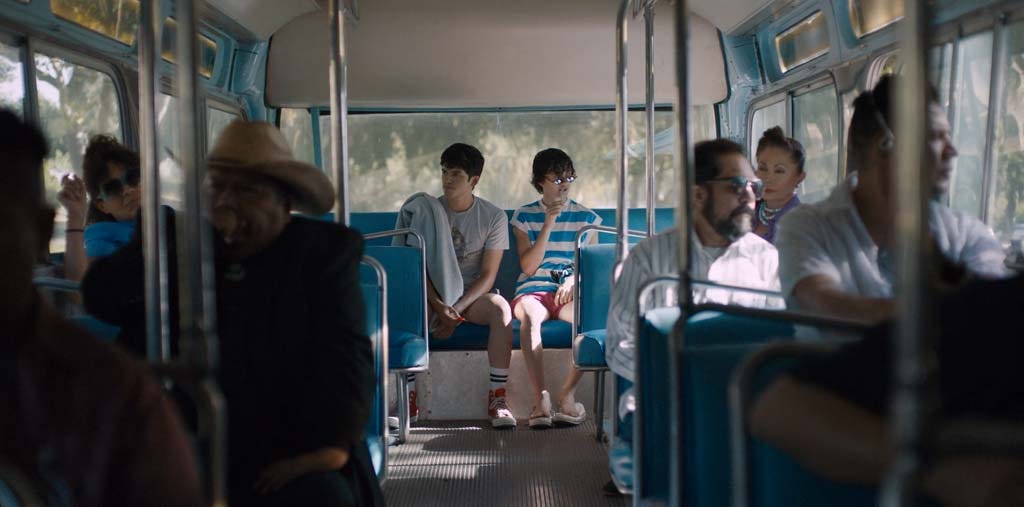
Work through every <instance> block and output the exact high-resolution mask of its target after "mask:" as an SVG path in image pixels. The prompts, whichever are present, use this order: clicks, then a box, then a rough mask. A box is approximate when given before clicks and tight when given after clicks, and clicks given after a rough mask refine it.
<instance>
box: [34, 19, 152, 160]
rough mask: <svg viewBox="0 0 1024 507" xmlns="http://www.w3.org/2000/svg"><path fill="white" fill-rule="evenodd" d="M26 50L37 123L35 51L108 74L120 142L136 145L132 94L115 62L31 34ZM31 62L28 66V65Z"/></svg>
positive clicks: (37, 100)
mask: <svg viewBox="0 0 1024 507" xmlns="http://www.w3.org/2000/svg"><path fill="white" fill-rule="evenodd" d="M28 49H29V51H30V53H29V56H30V58H29V60H28V61H26V62H25V65H26V66H27V67H31V68H32V72H31V78H32V83H31V86H32V88H33V92H32V100H33V101H35V103H34V104H33V113H34V115H35V116H34V118H33V119H34V120H35V121H36V122H37V123H38V122H39V109H38V108H39V92H38V90H36V79H35V74H36V72H35V65H36V64H35V54H36V53H44V54H46V55H49V56H55V57H57V58H60V59H62V60H65V61H67V62H70V63H73V64H75V65H78V66H81V67H86V68H88V69H90V70H93V71H96V72H100V73H102V74H105V75H107V76H108V77H109V78H110V79H111V81H113V83H114V90H115V93H116V94H117V104H118V113H119V114H120V119H121V141H122V142H123V143H124V144H125V145H126V146H138V142H137V141H138V139H137V137H138V136H137V134H136V132H135V121H134V117H133V116H132V114H131V109H132V108H133V104H132V103H131V100H129V97H130V96H131V95H130V94H129V93H128V87H127V85H126V84H125V80H124V75H123V74H122V72H121V69H120V68H119V67H118V66H117V65H114V64H112V63H110V62H108V61H106V60H103V59H101V58H99V57H97V56H94V55H91V54H88V53H82V52H78V51H75V50H72V49H68V48H66V47H64V46H62V45H59V44H54V43H52V42H49V41H41V40H39V39H36V38H34V37H31V36H30V37H28ZM30 63H31V65H29V64H30ZM28 78H29V76H28V73H26V80H27V79H28ZM27 96H28V94H26V97H27Z"/></svg>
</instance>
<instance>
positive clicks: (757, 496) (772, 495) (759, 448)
mask: <svg viewBox="0 0 1024 507" xmlns="http://www.w3.org/2000/svg"><path fill="white" fill-rule="evenodd" d="M794 364H795V359H793V358H782V357H779V358H775V359H770V360H768V361H767V362H765V363H763V364H762V365H761V366H760V368H758V369H757V371H756V372H755V374H754V377H753V381H752V384H751V387H752V393H751V394H752V399H756V398H757V396H758V395H759V394H760V393H761V391H763V390H764V389H765V388H766V387H768V385H769V384H771V383H772V381H774V380H775V379H776V378H778V377H779V375H782V374H783V373H785V372H786V371H788V370H789V369H790V368H792V367H793V365H794ZM747 449H748V455H747V474H748V475H747V480H748V481H749V485H750V496H749V499H750V505H751V506H753V507H782V506H789V505H798V504H800V505H830V506H837V507H860V506H863V507H867V506H872V505H876V504H877V500H878V492H877V490H876V489H875V488H868V487H863V486H853V485H849V484H839V483H835V482H831V481H827V480H825V479H823V478H821V477H820V476H818V475H815V474H814V473H812V472H811V471H809V470H807V469H806V468H804V467H803V466H802V465H800V464H798V463H797V462H796V461H794V460H793V459H792V458H790V457H789V456H788V455H787V454H785V453H783V452H782V451H780V450H778V449H777V448H775V447H773V446H771V445H769V444H766V443H764V442H761V441H759V440H756V439H754V438H752V437H750V436H749V434H748V442H747ZM925 505H930V504H925Z"/></svg>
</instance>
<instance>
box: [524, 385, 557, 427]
mask: <svg viewBox="0 0 1024 507" xmlns="http://www.w3.org/2000/svg"><path fill="white" fill-rule="evenodd" d="M536 412H537V407H534V409H533V411H532V412H531V414H534V413H536ZM529 424H530V428H532V429H535V430H539V429H546V428H550V427H551V426H552V425H553V423H552V422H551V395H550V394H548V392H547V391H541V392H540V414H538V415H530V421H529Z"/></svg>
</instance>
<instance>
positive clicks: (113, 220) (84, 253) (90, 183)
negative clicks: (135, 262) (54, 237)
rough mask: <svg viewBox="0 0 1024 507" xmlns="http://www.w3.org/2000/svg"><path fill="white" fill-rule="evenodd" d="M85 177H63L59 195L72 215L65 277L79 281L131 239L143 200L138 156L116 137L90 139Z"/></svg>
mask: <svg viewBox="0 0 1024 507" xmlns="http://www.w3.org/2000/svg"><path fill="white" fill-rule="evenodd" d="M82 174H83V178H79V177H77V176H75V175H66V176H64V178H62V179H61V190H60V192H59V193H58V194H57V200H58V201H60V203H61V205H62V206H64V209H65V210H67V214H68V221H67V228H66V229H65V231H64V232H65V242H66V243H65V251H64V276H65V277H66V278H67V279H69V280H74V281H80V280H81V279H82V277H83V276H84V275H85V270H86V268H88V266H89V262H90V261H91V260H92V259H95V258H97V257H104V256H107V255H110V254H112V253H114V251H116V250H117V249H118V248H121V246H123V245H124V244H126V243H128V241H129V240H131V237H132V233H133V231H134V228H135V214H136V213H137V212H138V210H139V200H140V199H141V194H140V193H139V175H140V173H139V155H138V154H137V153H135V152H134V151H132V150H130V149H128V148H127V147H125V146H124V145H122V144H121V143H119V142H118V141H117V140H116V139H114V138H113V137H111V136H107V135H97V136H94V137H93V138H92V139H90V140H89V146H87V147H86V149H85V157H84V159H83V161H82ZM83 179H84V181H83ZM86 194H88V196H87V195H86Z"/></svg>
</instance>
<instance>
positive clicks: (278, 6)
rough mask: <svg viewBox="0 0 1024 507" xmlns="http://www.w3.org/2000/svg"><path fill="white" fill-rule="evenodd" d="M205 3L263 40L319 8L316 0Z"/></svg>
mask: <svg viewBox="0 0 1024 507" xmlns="http://www.w3.org/2000/svg"><path fill="white" fill-rule="evenodd" d="M206 3H207V4H208V5H209V6H210V7H213V8H214V9H215V10H217V11H220V12H221V13H223V14H224V15H225V16H226V17H227V18H229V19H231V20H233V21H234V22H236V23H238V24H239V25H241V26H242V27H243V28H245V29H246V30H247V31H249V32H250V33H251V34H252V35H253V36H255V37H256V38H257V39H260V40H267V39H269V38H270V36H271V35H273V34H274V32H276V31H277V30H278V29H279V28H281V27H282V26H284V25H285V24H287V23H288V22H289V21H291V20H293V19H295V18H297V17H299V16H302V15H303V14H306V13H309V12H313V11H317V10H319V9H320V3H319V2H317V0H206ZM323 3H324V5H326V3H327V2H326V1H325V2H323ZM325 19H326V18H325ZM325 22H326V21H325Z"/></svg>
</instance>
